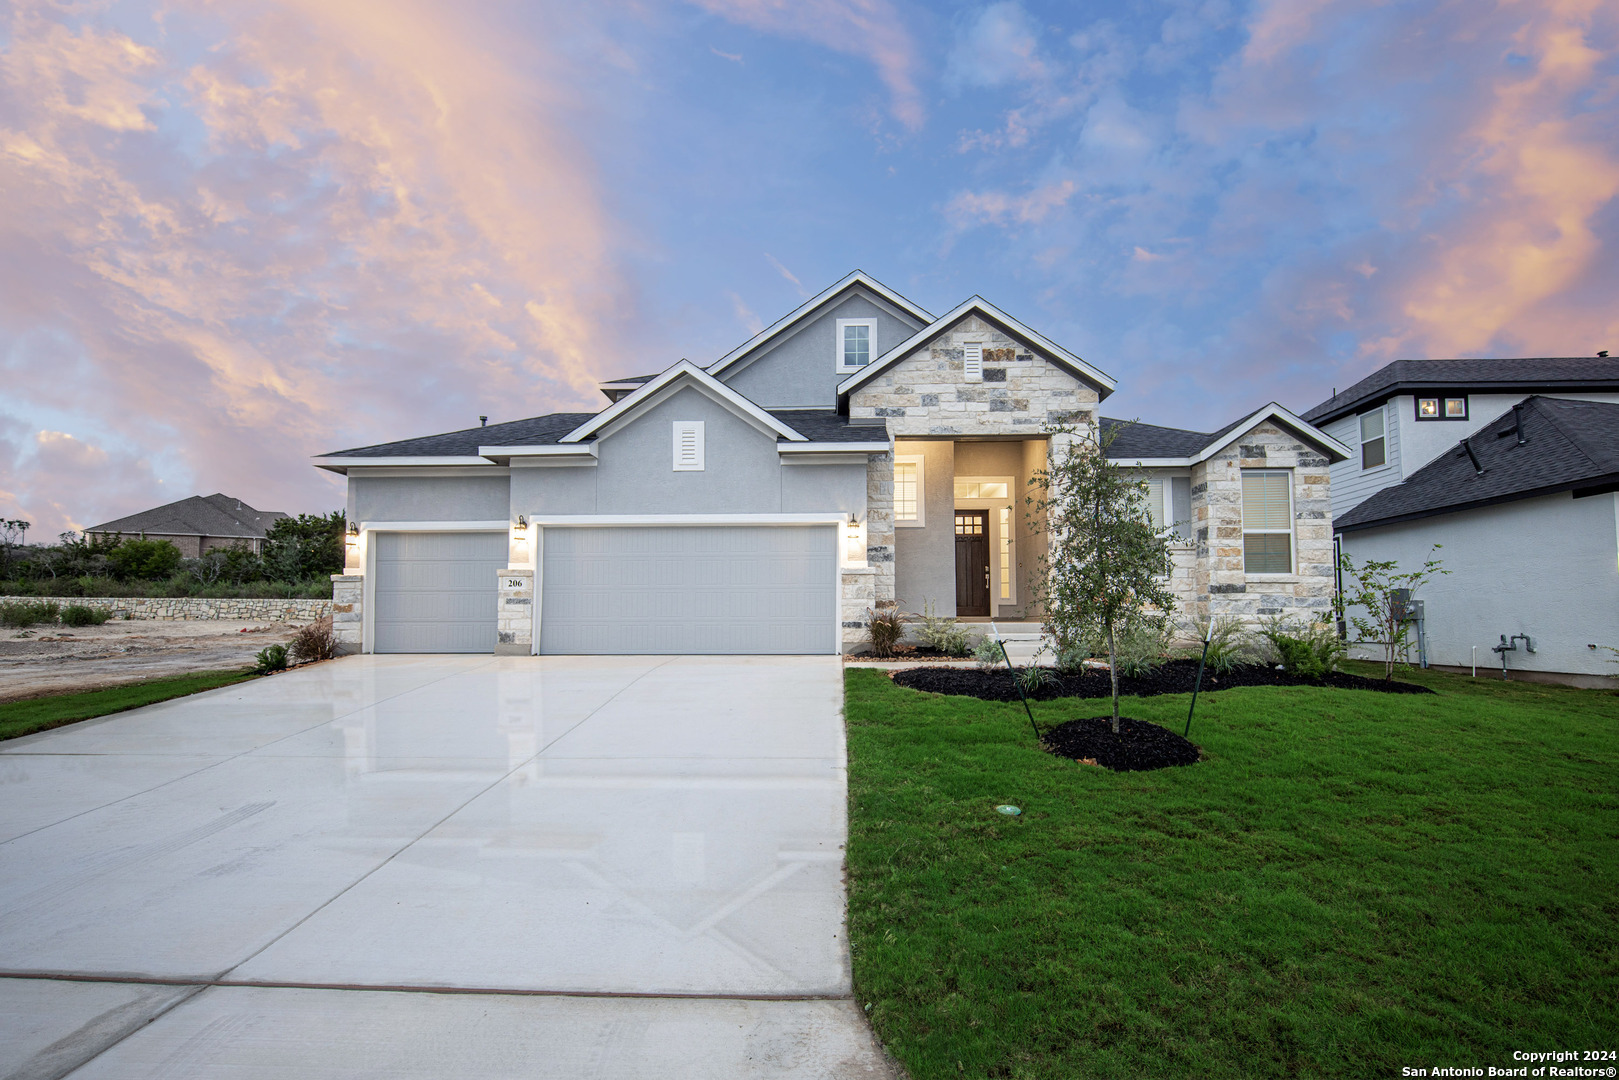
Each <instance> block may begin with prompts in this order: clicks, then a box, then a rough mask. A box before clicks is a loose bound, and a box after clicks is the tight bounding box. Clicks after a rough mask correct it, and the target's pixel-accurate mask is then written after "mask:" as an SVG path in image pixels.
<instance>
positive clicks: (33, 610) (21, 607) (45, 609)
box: [0, 601, 58, 628]
mask: <svg viewBox="0 0 1619 1080" xmlns="http://www.w3.org/2000/svg"><path fill="white" fill-rule="evenodd" d="M57 612H58V608H57V606H56V605H55V604H51V603H41V602H33V603H30V602H28V601H21V602H15V601H14V602H12V603H7V604H0V626H15V627H19V628H21V627H28V626H33V625H34V624H35V623H42V622H55V621H56V616H57Z"/></svg>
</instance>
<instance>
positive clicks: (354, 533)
mask: <svg viewBox="0 0 1619 1080" xmlns="http://www.w3.org/2000/svg"><path fill="white" fill-rule="evenodd" d="M359 539H360V527H359V526H358V525H356V524H355V523H354V522H352V521H351V522H349V532H348V542H349V543H350V544H354V543H358V542H359Z"/></svg>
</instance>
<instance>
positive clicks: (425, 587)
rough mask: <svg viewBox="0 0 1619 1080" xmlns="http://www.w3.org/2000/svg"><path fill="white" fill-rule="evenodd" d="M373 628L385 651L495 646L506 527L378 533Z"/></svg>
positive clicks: (456, 650)
mask: <svg viewBox="0 0 1619 1080" xmlns="http://www.w3.org/2000/svg"><path fill="white" fill-rule="evenodd" d="M372 544H373V545H374V547H375V551H376V587H375V589H374V590H373V592H372V597H371V602H372V605H373V607H374V610H375V614H374V616H373V619H372V624H371V625H372V632H373V634H374V635H375V639H376V645H375V650H376V651H377V652H382V653H492V652H494V651H495V605H496V590H497V585H498V582H497V580H496V577H495V575H496V573H497V572H498V571H500V570H504V569H505V568H506V562H507V558H506V556H507V551H506V534H505V533H504V532H469V533H450V532H445V533H392V532H385V533H376V534H375V535H374V536H373V537H372Z"/></svg>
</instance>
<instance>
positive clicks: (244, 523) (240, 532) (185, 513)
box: [84, 492, 287, 559]
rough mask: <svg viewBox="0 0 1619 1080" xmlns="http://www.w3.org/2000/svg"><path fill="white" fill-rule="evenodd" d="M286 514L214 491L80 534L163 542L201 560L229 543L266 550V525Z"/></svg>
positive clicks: (273, 522) (260, 551)
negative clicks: (253, 506)
mask: <svg viewBox="0 0 1619 1080" xmlns="http://www.w3.org/2000/svg"><path fill="white" fill-rule="evenodd" d="M286 516H287V515H286V514H284V513H282V512H281V511H279V510H255V509H253V508H252V507H251V506H249V505H247V504H246V503H244V502H243V501H242V500H241V499H233V498H231V497H230V496H229V495H223V494H220V493H219V492H215V493H214V494H212V495H193V496H191V498H189V499H181V500H180V501H179V502H171V503H166V504H164V505H163V506H157V507H153V508H152V509H150V510H142V511H141V512H140V513H138V514H130V515H129V516H128V517H121V518H118V519H116V520H113V521H108V522H104V523H102V524H100V525H95V526H92V527H91V528H88V529H86V530H84V533H85V535H86V536H122V537H124V538H126V539H135V538H139V539H142V540H167V541H168V542H169V543H171V544H173V545H174V546H175V547H177V548H179V549H180V554H181V555H183V556H184V557H186V558H188V559H197V558H201V557H202V556H203V555H204V554H206V553H207V552H210V551H212V550H214V549H215V548H231V547H243V548H247V549H249V550H251V551H252V552H253V553H254V554H255V555H257V554H261V553H262V552H263V550H264V537H265V535H266V534H267V533H268V532H269V529H270V526H271V525H273V524H275V523H276V522H277V521H279V520H280V519H281V518H284V517H286Z"/></svg>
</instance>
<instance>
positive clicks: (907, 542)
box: [894, 440, 956, 616]
mask: <svg viewBox="0 0 1619 1080" xmlns="http://www.w3.org/2000/svg"><path fill="white" fill-rule="evenodd" d="M918 456H919V457H921V458H922V489H923V513H922V517H923V521H924V523H925V524H924V525H923V526H922V527H920V528H919V527H916V526H913V525H900V524H898V523H896V524H895V527H894V598H895V599H896V600H897V601H899V607H900V610H902V611H911V612H916V613H918V614H920V613H921V612H922V611H923V609H924V608H925V607H926V606H927V605H928V604H930V603H931V604H933V605H934V607H935V608H936V609H937V610H938V612H939V614H941V615H949V616H954V615H955V613H956V533H955V508H956V495H955V476H956V465H955V458H956V444H955V443H953V442H949V441H946V440H922V441H915V442H906V441H896V442H895V444H894V457H896V458H903V457H918Z"/></svg>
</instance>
